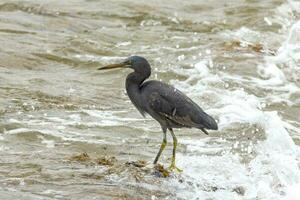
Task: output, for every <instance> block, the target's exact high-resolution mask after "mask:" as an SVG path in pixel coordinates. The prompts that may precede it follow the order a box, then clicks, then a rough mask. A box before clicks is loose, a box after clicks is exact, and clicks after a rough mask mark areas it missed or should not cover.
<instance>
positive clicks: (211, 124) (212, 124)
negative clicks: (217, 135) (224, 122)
mask: <svg viewBox="0 0 300 200" xmlns="http://www.w3.org/2000/svg"><path fill="white" fill-rule="evenodd" d="M201 115H202V116H201V119H202V120H201V121H202V125H203V126H204V128H206V129H211V130H218V124H217V122H216V121H215V119H214V118H213V117H211V116H210V115H208V114H207V113H205V112H202V113H201Z"/></svg>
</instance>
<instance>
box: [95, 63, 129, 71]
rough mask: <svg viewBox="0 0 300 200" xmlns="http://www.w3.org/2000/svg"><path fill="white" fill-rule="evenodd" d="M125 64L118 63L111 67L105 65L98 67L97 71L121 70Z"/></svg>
mask: <svg viewBox="0 0 300 200" xmlns="http://www.w3.org/2000/svg"><path fill="white" fill-rule="evenodd" d="M125 66H126V64H125V63H118V64H111V65H107V66H104V67H100V68H98V70H103V69H114V68H123V67H125Z"/></svg>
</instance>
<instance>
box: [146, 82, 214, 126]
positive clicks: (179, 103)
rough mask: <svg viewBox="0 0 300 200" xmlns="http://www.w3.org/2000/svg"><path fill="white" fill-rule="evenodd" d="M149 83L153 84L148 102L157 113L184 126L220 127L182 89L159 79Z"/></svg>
mask: <svg viewBox="0 0 300 200" xmlns="http://www.w3.org/2000/svg"><path fill="white" fill-rule="evenodd" d="M148 84H149V86H151V85H152V90H151V92H149V93H150V95H149V96H148V101H149V102H148V103H149V106H150V108H151V109H152V110H153V111H155V112H156V113H157V114H160V115H161V116H164V117H165V118H166V119H168V120H169V121H170V122H173V123H175V124H177V125H181V126H183V127H195V128H199V129H201V130H202V129H204V128H206V129H213V130H217V129H218V125H217V123H216V121H215V120H214V119H213V118H212V117H211V116H209V115H208V114H207V113H205V112H204V111H203V110H202V109H201V108H200V107H199V106H198V105H197V104H196V103H195V102H193V101H192V100H191V99H190V98H189V97H187V96H186V95H185V94H183V93H182V92H181V91H179V90H177V89H176V88H174V87H172V86H170V85H167V84H164V83H161V82H158V81H152V82H150V83H148ZM157 88H159V89H157Z"/></svg>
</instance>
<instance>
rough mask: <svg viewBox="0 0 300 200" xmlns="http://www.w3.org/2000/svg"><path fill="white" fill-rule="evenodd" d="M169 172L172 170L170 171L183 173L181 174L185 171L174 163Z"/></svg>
mask: <svg viewBox="0 0 300 200" xmlns="http://www.w3.org/2000/svg"><path fill="white" fill-rule="evenodd" d="M169 170H170V171H176V172H178V173H181V172H182V171H183V170H182V169H180V168H178V167H176V165H175V164H174V163H172V164H171V165H170V167H169Z"/></svg>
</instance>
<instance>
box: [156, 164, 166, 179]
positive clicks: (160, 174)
mask: <svg viewBox="0 0 300 200" xmlns="http://www.w3.org/2000/svg"><path fill="white" fill-rule="evenodd" d="M154 170H155V171H154V175H156V176H158V177H164V178H166V177H169V176H170V172H169V171H168V170H167V169H165V168H164V166H162V165H160V164H157V165H155V167H154Z"/></svg>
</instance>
